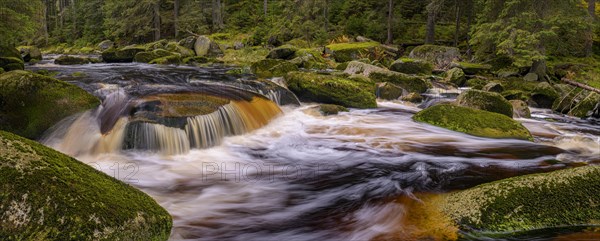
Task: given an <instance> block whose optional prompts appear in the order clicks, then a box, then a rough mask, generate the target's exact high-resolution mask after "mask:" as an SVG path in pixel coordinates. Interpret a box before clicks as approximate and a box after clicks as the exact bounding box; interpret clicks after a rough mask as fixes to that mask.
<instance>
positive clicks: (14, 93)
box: [0, 70, 100, 139]
mask: <svg viewBox="0 0 600 241" xmlns="http://www.w3.org/2000/svg"><path fill="white" fill-rule="evenodd" d="M0 103H2V104H1V105H0V116H2V118H0V129H2V130H5V131H9V132H13V133H16V134H18V135H20V136H24V137H27V138H30V139H35V138H39V137H40V136H41V135H42V133H43V132H44V131H45V130H46V129H48V128H50V127H51V126H53V125H54V124H56V123H57V122H58V121H60V120H62V119H63V118H65V117H68V116H71V115H73V114H76V113H79V112H82V111H85V110H88V109H91V108H94V107H96V106H98V105H99V104H100V101H99V100H98V99H97V98H96V97H94V96H93V95H91V94H89V93H88V92H86V91H85V90H83V89H81V88H79V87H77V86H75V85H72V84H69V83H67V82H63V81H60V80H57V79H53V78H50V77H46V76H43V75H39V74H34V73H31V72H28V71H22V70H18V71H11V72H7V73H4V74H2V75H0Z"/></svg>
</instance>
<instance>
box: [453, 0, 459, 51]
mask: <svg viewBox="0 0 600 241" xmlns="http://www.w3.org/2000/svg"><path fill="white" fill-rule="evenodd" d="M454 5H455V7H456V16H455V17H456V18H455V24H456V29H455V30H454V47H458V41H459V40H460V6H459V2H458V0H454Z"/></svg>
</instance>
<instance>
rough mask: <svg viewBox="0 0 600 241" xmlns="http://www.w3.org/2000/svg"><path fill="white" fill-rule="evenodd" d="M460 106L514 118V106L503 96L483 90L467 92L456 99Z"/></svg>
mask: <svg viewBox="0 0 600 241" xmlns="http://www.w3.org/2000/svg"><path fill="white" fill-rule="evenodd" d="M456 103H457V104H458V105H460V106H464V107H470V108H475V109H479V110H485V111H490V112H495V113H499V114H503V115H505V116H508V117H512V116H513V109H512V105H511V104H510V102H508V100H506V99H504V97H502V95H500V94H498V93H494V92H486V91H481V90H467V91H465V92H463V93H461V94H460V95H459V96H458V98H457V99H456Z"/></svg>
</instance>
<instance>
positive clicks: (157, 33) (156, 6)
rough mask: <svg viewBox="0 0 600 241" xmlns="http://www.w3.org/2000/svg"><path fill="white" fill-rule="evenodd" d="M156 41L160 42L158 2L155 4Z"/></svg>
mask: <svg viewBox="0 0 600 241" xmlns="http://www.w3.org/2000/svg"><path fill="white" fill-rule="evenodd" d="M153 7H154V18H153V19H154V41H158V40H160V6H159V5H158V1H156V2H155V3H154V6H153Z"/></svg>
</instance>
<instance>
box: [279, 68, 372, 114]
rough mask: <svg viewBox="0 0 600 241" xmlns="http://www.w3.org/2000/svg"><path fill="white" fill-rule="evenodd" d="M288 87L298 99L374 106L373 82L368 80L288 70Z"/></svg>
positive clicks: (351, 105)
mask: <svg viewBox="0 0 600 241" xmlns="http://www.w3.org/2000/svg"><path fill="white" fill-rule="evenodd" d="M285 79H286V81H287V84H288V88H289V89H290V90H291V91H292V92H294V93H295V94H296V95H297V96H298V98H300V100H303V101H314V102H318V103H324V104H336V105H341V106H344V107H352V108H375V107H377V102H376V101H375V84H374V83H372V82H369V81H360V80H358V79H349V78H344V77H341V76H335V75H326V74H317V73H309V72H290V73H288V74H287V75H286V77H285Z"/></svg>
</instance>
